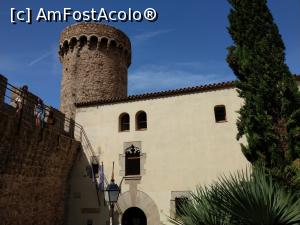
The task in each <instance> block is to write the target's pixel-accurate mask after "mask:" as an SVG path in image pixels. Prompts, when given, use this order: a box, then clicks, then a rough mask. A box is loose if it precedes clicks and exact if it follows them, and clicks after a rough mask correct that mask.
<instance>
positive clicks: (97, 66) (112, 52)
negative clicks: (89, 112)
mask: <svg viewBox="0 0 300 225" xmlns="http://www.w3.org/2000/svg"><path fill="white" fill-rule="evenodd" d="M59 56H60V61H61V63H62V82H61V105H60V108H61V111H62V112H64V113H65V114H66V116H67V117H70V118H73V119H75V105H74V104H75V103H78V102H90V101H96V100H107V99H112V98H122V97H126V96H127V70H128V67H129V66H130V63H131V44H130V40H129V38H128V37H127V36H126V35H125V34H124V33H123V32H122V31H120V30H118V29H116V28H114V27H111V26H108V25H104V24H98V23H79V24H74V25H71V26H69V27H67V28H66V29H65V30H64V31H63V32H62V33H61V37H60V45H59Z"/></svg>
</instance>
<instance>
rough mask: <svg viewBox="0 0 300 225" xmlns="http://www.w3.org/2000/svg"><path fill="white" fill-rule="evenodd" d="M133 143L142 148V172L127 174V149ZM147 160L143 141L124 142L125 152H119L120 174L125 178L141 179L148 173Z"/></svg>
mask: <svg viewBox="0 0 300 225" xmlns="http://www.w3.org/2000/svg"><path fill="white" fill-rule="evenodd" d="M131 145H134V146H136V147H138V148H139V149H140V174H139V175H129V176H125V157H126V154H125V150H126V149H127V148H128V147H130V146H131ZM145 162H146V153H144V152H143V148H142V142H141V141H131V142H124V144H123V153H122V154H119V165H120V171H119V174H120V176H122V177H124V179H125V180H141V179H142V176H143V175H145V174H146V170H145Z"/></svg>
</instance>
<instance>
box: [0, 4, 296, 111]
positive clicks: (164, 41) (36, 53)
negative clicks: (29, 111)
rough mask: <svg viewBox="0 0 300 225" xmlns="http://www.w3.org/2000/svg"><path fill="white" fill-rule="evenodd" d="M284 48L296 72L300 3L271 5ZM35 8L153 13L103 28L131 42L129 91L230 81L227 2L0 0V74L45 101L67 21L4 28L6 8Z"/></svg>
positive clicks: (53, 95) (55, 101)
mask: <svg viewBox="0 0 300 225" xmlns="http://www.w3.org/2000/svg"><path fill="white" fill-rule="evenodd" d="M268 5H269V7H270V9H271V11H272V14H273V16H274V18H275V22H276V23H277V25H278V26H279V29H280V33H281V34H282V37H283V40H284V42H285V45H286V59H287V64H288V66H289V67H290V70H291V71H292V72H293V73H295V74H300V24H299V23H300V0H269V3H268ZM26 7H29V8H32V10H33V11H36V10H38V9H39V8H40V7H43V8H45V9H47V10H62V9H63V8H64V7H71V8H73V9H74V10H87V9H91V8H95V9H98V8H101V7H105V8H106V9H107V10H127V9H128V8H129V7H130V8H132V9H135V10H144V9H146V8H148V7H152V8H155V9H156V10H157V12H158V13H159V18H158V20H157V21H156V22H154V23H149V22H141V23H131V22H127V23H121V22H118V23H109V24H110V25H112V26H115V27H117V28H119V29H121V30H122V31H124V32H125V33H126V34H127V35H128V36H129V38H130V39H131V41H132V48H133V49H132V52H133V58H132V65H131V67H130V69H129V73H128V74H129V89H128V90H129V94H137V93H144V92H152V91H159V90H166V89H174V88H179V87H186V86H196V85H201V84H206V83H212V82H220V81H228V80H233V79H234V75H233V73H232V71H231V70H230V68H229V67H228V65H227V64H226V61H225V58H226V54H227V52H226V48H227V47H228V46H229V45H230V44H231V43H232V42H231V38H230V36H229V35H228V32H227V28H226V27H227V26H228V21H227V15H228V12H229V4H228V3H227V1H226V0H185V1H172V3H171V1H161V0H143V1H141V0H97V1H96V0H73V1H70V0H60V1H58V0H52V1H42V0H27V1H20V0H1V1H0V24H1V25H0V32H1V35H0V40H1V50H0V73H1V74H3V75H5V76H6V77H8V79H9V82H10V83H12V84H15V85H22V84H28V85H29V89H30V90H31V91H32V92H34V93H36V94H37V95H39V96H41V97H42V98H43V99H44V100H45V102H46V103H47V104H51V105H54V106H55V107H59V95H60V80H61V65H60V62H59V60H58V56H57V49H58V40H59V35H60V32H61V31H62V30H63V29H64V28H65V27H66V26H67V25H69V24H71V23H72V21H70V22H69V23H60V22H59V23H55V22H52V23H37V22H34V23H33V24H32V25H27V24H16V25H13V24H11V23H10V8H17V9H19V10H22V9H24V8H26Z"/></svg>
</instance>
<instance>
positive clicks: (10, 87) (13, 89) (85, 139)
mask: <svg viewBox="0 0 300 225" xmlns="http://www.w3.org/2000/svg"><path fill="white" fill-rule="evenodd" d="M0 85H1V86H2V87H5V94H4V97H6V98H8V99H10V100H11V102H12V101H13V100H14V99H13V98H12V97H10V96H8V95H6V90H8V91H10V92H11V93H15V94H16V95H20V93H22V90H21V89H20V88H17V87H15V86H13V85H12V84H10V83H6V85H4V84H3V83H0ZM23 98H24V100H26V102H30V103H32V104H34V105H36V102H34V101H33V100H32V99H30V98H28V96H27V95H26V96H23ZM25 105H26V104H25ZM40 108H41V109H43V110H44V112H48V113H49V112H50V111H51V107H50V106H48V105H46V104H43V107H40ZM54 118H55V115H54ZM66 122H67V123H68V124H72V125H74V138H75V139H76V137H75V133H76V129H75V127H76V128H78V129H79V131H80V133H79V136H80V137H79V141H80V142H81V144H82V147H84V146H83V145H85V146H86V147H87V150H88V151H89V152H90V154H91V156H92V157H93V158H94V160H97V158H96V156H95V152H94V150H93V147H92V144H91V142H90V140H89V139H88V136H87V134H86V132H85V130H84V128H83V126H82V125H81V124H79V123H77V122H76V121H74V120H72V119H70V118H68V117H65V118H64V125H65V123H66Z"/></svg>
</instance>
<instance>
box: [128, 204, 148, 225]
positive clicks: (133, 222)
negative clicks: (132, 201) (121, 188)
mask: <svg viewBox="0 0 300 225" xmlns="http://www.w3.org/2000/svg"><path fill="white" fill-rule="evenodd" d="M122 225H147V217H146V215H145V213H144V212H143V210H141V209H140V208H137V207H131V208H128V209H126V211H125V212H124V213H123V216H122Z"/></svg>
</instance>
